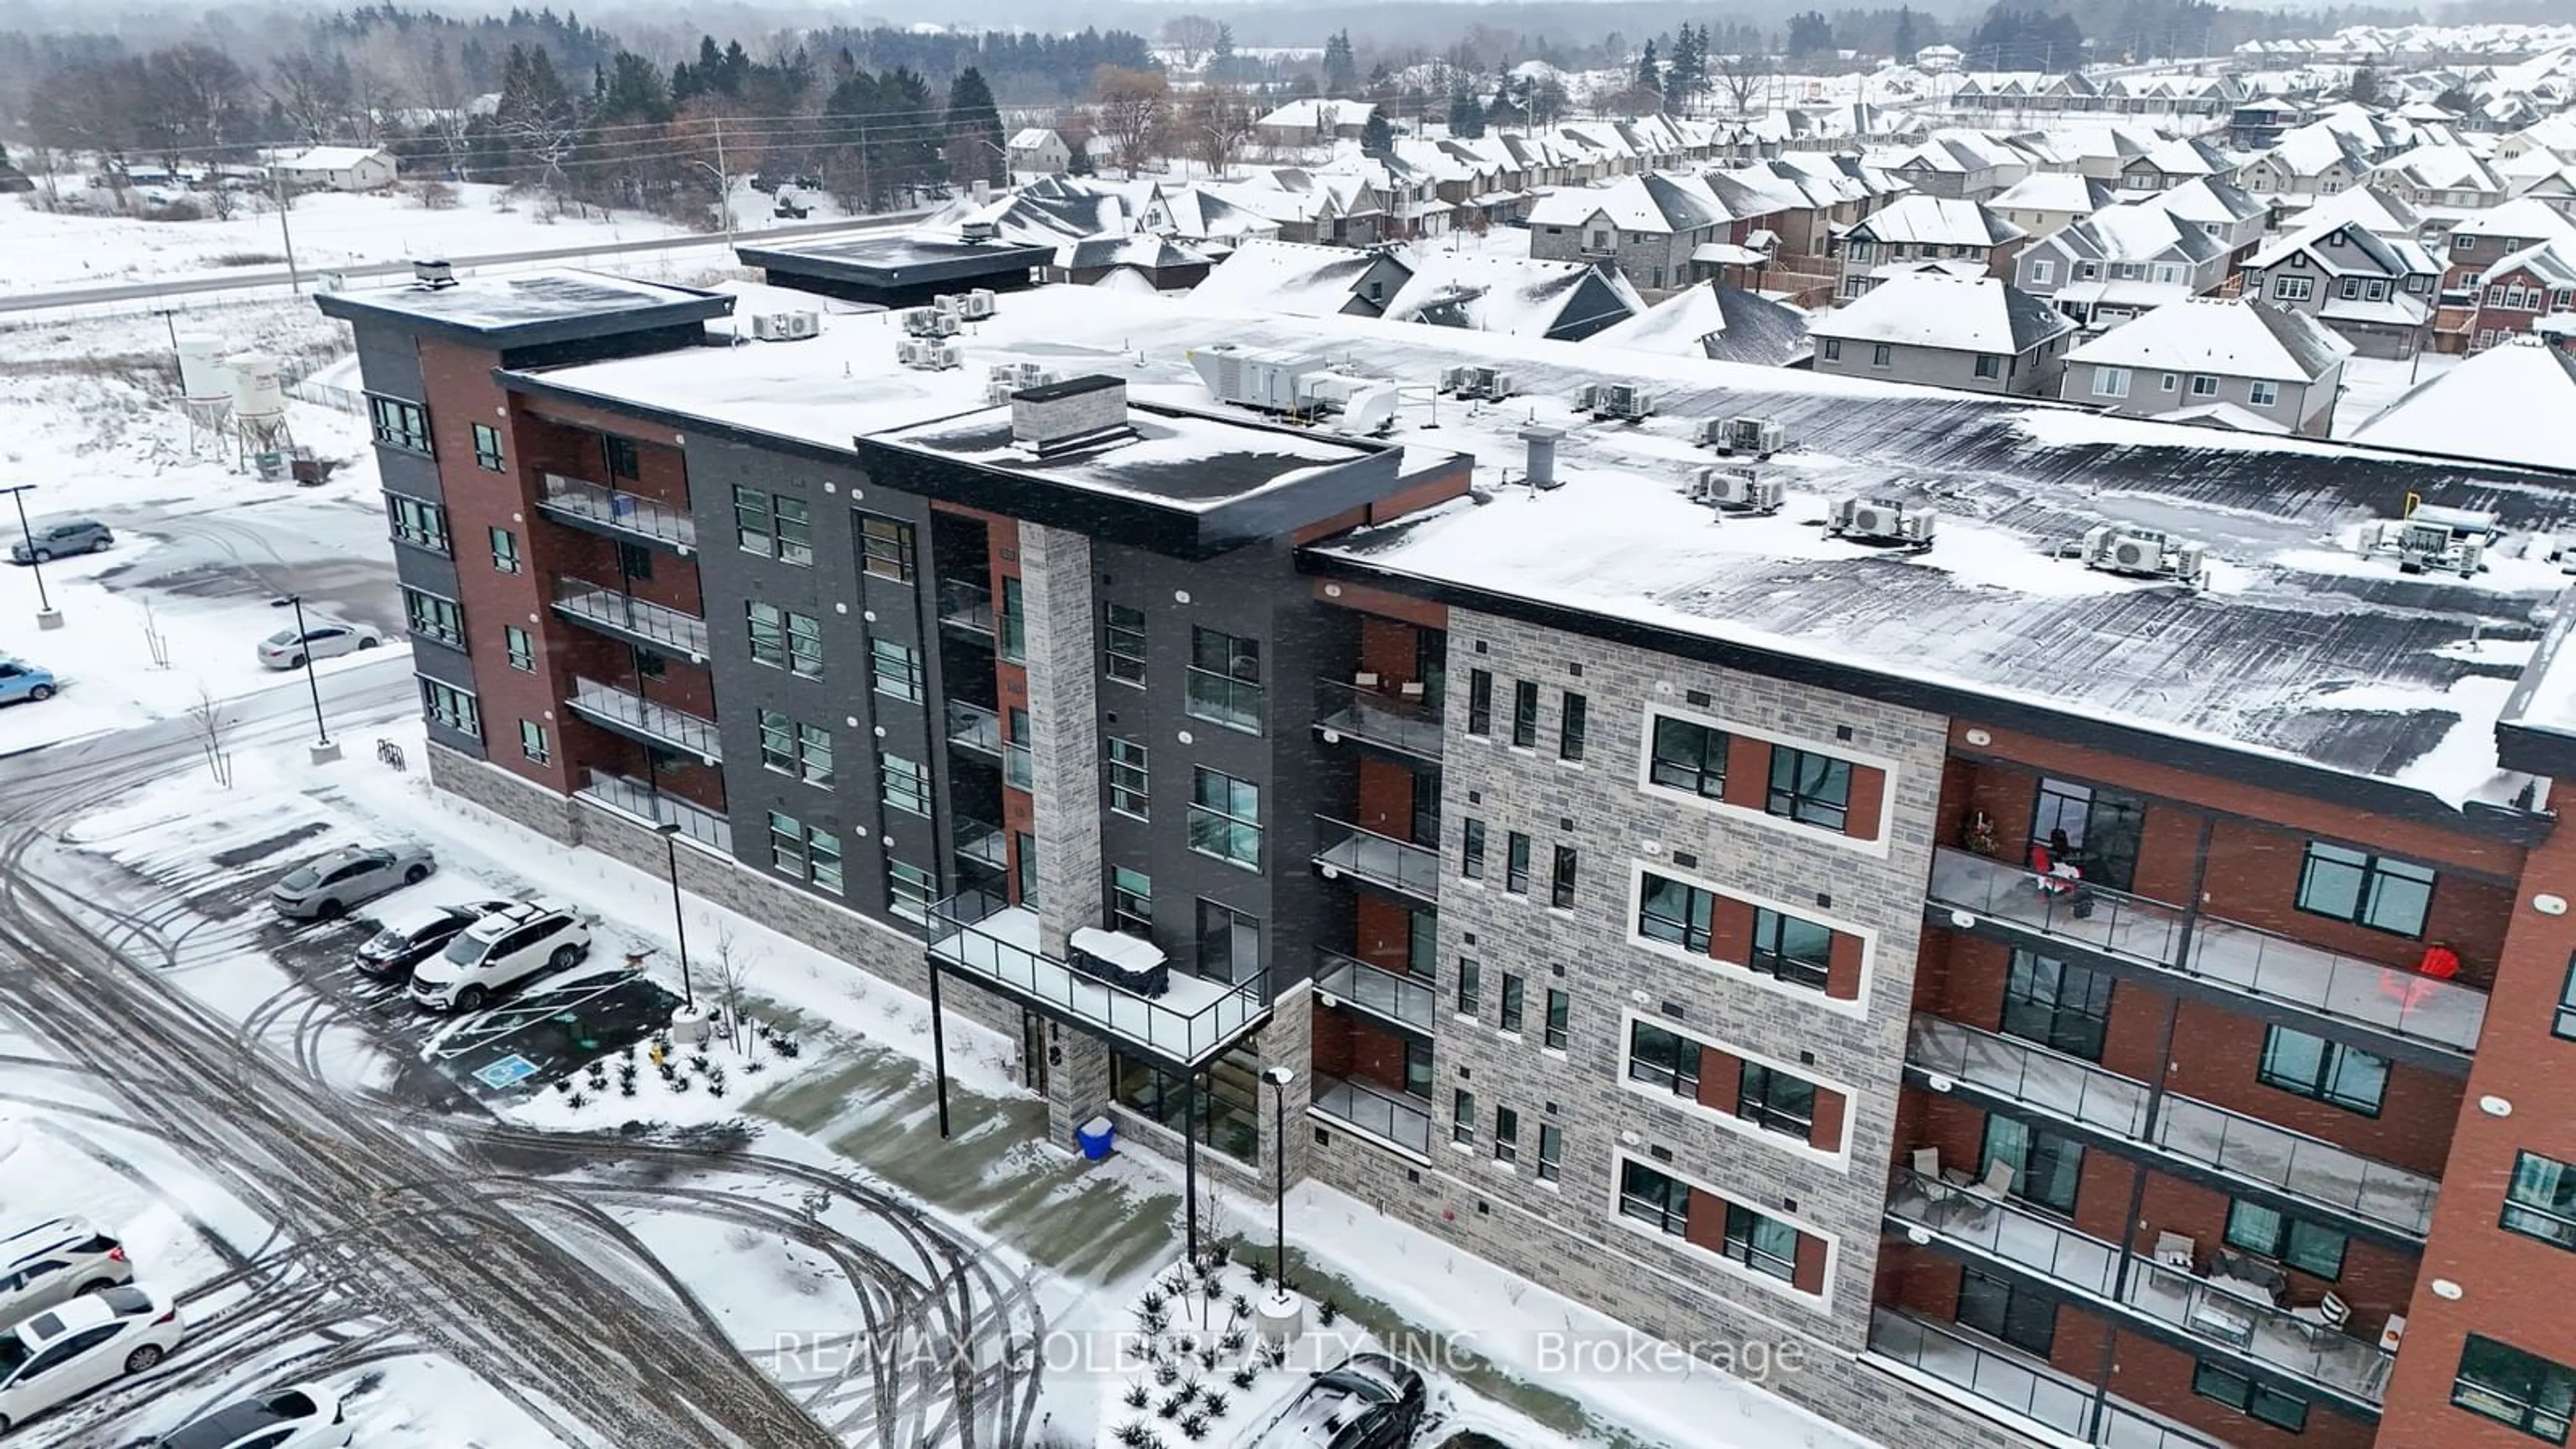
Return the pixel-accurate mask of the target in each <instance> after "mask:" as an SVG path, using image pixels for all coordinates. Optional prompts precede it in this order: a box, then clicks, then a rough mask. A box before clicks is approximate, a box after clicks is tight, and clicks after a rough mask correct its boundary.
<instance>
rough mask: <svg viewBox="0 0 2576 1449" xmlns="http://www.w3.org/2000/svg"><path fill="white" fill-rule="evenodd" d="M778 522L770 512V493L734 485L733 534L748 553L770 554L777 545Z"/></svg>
mask: <svg viewBox="0 0 2576 1449" xmlns="http://www.w3.org/2000/svg"><path fill="white" fill-rule="evenodd" d="M777 527H778V526H777V523H776V521H775V520H774V519H772V518H771V517H770V514H769V495H768V494H767V493H765V492H763V491H761V490H760V489H758V488H745V487H743V486H742V485H740V484H735V485H734V490H733V536H734V539H735V541H736V542H738V543H740V544H741V545H742V547H743V551H744V552H746V553H756V554H761V555H764V556H765V555H767V554H769V553H770V552H771V551H772V550H773V549H775V548H776V547H777V539H778V533H777Z"/></svg>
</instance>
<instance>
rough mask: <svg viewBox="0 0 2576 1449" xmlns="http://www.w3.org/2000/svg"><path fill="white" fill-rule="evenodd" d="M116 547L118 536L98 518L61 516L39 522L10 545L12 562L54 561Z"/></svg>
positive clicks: (103, 551)
mask: <svg viewBox="0 0 2576 1449" xmlns="http://www.w3.org/2000/svg"><path fill="white" fill-rule="evenodd" d="M114 547H116V535H115V534H113V533H110V532H108V531H107V525H106V524H104V523H101V522H99V521H98V520H97V519H95V518H58V519H55V520H54V521H53V522H51V523H40V524H37V525H36V526H35V527H34V528H33V529H30V530H29V531H28V535H27V537H25V538H22V539H20V540H18V541H17V542H16V543H13V544H11V545H9V560H10V562H12V563H52V562H53V561H54V560H55V559H58V558H68V557H70V556H71V555H73V554H76V553H105V552H106V551H108V550H109V549H111V548H114Z"/></svg>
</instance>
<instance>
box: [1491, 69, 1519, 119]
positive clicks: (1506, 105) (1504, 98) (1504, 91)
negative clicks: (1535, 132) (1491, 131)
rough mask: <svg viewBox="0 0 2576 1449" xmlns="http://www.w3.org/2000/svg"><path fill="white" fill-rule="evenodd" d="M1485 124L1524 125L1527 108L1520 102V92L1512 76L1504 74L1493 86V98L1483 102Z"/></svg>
mask: <svg viewBox="0 0 2576 1449" xmlns="http://www.w3.org/2000/svg"><path fill="white" fill-rule="evenodd" d="M1485 124H1486V125H1488V126H1526V125H1528V124H1529V110H1528V108H1527V107H1525V106H1523V105H1522V104H1521V98H1520V92H1519V90H1518V89H1516V88H1515V87H1514V86H1513V85H1512V78H1511V77H1510V76H1508V75H1506V76H1504V77H1503V78H1502V80H1501V81H1499V82H1497V83H1496V84H1495V86H1494V98H1493V99H1492V100H1490V101H1487V102H1485Z"/></svg>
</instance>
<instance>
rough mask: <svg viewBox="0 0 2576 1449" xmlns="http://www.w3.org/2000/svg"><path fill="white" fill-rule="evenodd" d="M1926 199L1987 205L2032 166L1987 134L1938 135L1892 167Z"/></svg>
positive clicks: (1893, 171)
mask: <svg viewBox="0 0 2576 1449" xmlns="http://www.w3.org/2000/svg"><path fill="white" fill-rule="evenodd" d="M1888 170H1889V172H1890V173H1891V174H1893V175H1895V176H1896V177H1898V178H1899V179H1901V180H1903V181H1905V182H1906V183H1907V184H1908V185H1910V186H1912V187H1913V188H1914V189H1915V190H1917V191H1919V192H1921V193H1923V194H1924V195H1925V196H1937V197H1942V198H1945V199H1948V200H1954V201H1956V200H1967V201H1983V200H1985V199H1986V198H1987V197H1989V196H1992V195H1994V194H1995V193H1996V192H1999V191H2001V190H2003V189H2004V188H2005V187H2007V186H2010V185H2012V184H2013V183H2014V182H2016V181H2019V180H2020V179H2022V178H2023V177H2024V176H2027V175H2029V174H2030V163H2029V161H2028V159H2027V158H2025V157H2024V156H2022V154H2021V153H2020V152H2018V151H2015V150H2014V149H2013V148H2012V147H2010V146H2008V145H2006V144H2004V143H2003V142H2001V141H1998V140H1996V139H1995V138H1994V137H1992V136H1989V135H1987V134H1986V133H1985V132H1983V131H1935V132H1933V133H1932V135H1931V136H1930V137H1929V138H1928V139H1926V140H1925V141H1924V143H1923V144H1922V145H1920V146H1917V147H1915V148H1914V149H1913V150H1911V151H1909V152H1907V153H1905V155H1904V156H1902V157H1900V158H1898V160H1897V161H1896V162H1895V164H1893V165H1891V166H1890V167H1888Z"/></svg>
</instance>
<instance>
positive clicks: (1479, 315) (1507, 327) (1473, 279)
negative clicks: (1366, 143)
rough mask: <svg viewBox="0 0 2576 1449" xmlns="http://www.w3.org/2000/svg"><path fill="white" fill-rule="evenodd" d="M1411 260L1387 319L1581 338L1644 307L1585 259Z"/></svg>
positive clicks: (1620, 281) (1471, 255)
mask: <svg viewBox="0 0 2576 1449" xmlns="http://www.w3.org/2000/svg"><path fill="white" fill-rule="evenodd" d="M1226 265H1227V266H1232V265H1233V263H1232V262H1228V263H1227V264H1226ZM1414 267H1415V271H1414V274H1413V276H1412V277H1411V278H1409V279H1407V280H1406V282H1405V284H1404V286H1403V287H1402V288H1400V289H1398V290H1397V292H1396V294H1395V295H1394V296H1393V297H1392V298H1389V299H1388V301H1387V304H1386V313H1385V315H1386V318H1387V320H1389V321H1391V322H1424V323H1428V324H1430V325H1432V326H1435V327H1464V328H1466V329H1468V330H1469V331H1473V332H1503V333H1508V334H1510V335H1512V336H1515V337H1561V336H1576V337H1580V336H1589V335H1590V334H1591V333H1593V332H1596V331H1599V330H1600V329H1601V328H1602V327H1604V326H1607V325H1613V324H1615V323H1617V322H1622V321H1625V320H1627V319H1628V318H1631V317H1634V316H1635V315H1636V314H1637V313H1639V312H1642V311H1644V310H1645V303H1644V302H1643V301H1642V300H1641V299H1639V298H1638V296H1637V294H1636V291H1635V289H1634V288H1633V287H1631V286H1629V285H1628V283H1627V281H1626V279H1625V278H1623V277H1619V276H1618V274H1617V273H1604V272H1603V271H1602V270H1601V269H1599V268H1597V267H1594V266H1592V265H1590V264H1589V263H1585V262H1545V261H1535V260H1532V259H1531V258H1528V257H1511V256H1494V255H1491V254H1487V253H1480V252H1444V251H1440V250H1438V249H1436V248H1424V249H1422V250H1420V251H1419V252H1417V253H1416V254H1415V257H1414ZM1605 318H1606V319H1607V320H1606V321H1605V320H1604V319H1605Z"/></svg>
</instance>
